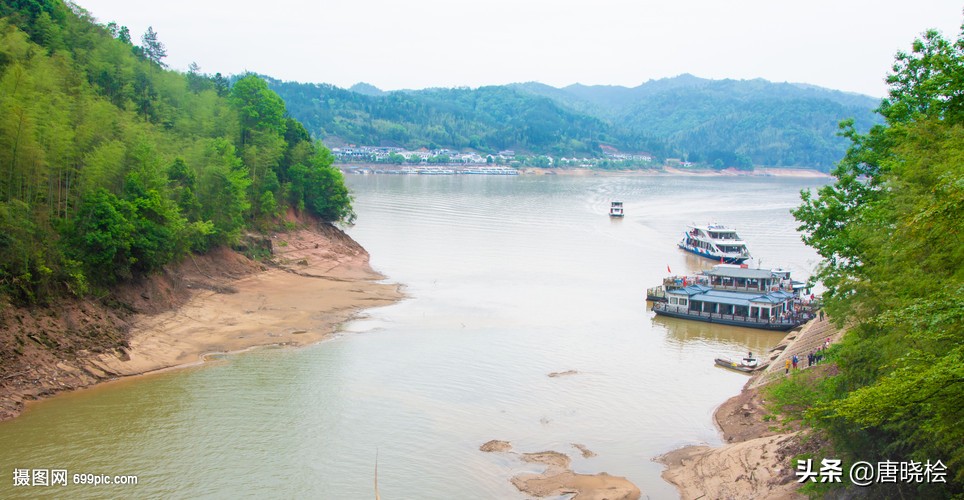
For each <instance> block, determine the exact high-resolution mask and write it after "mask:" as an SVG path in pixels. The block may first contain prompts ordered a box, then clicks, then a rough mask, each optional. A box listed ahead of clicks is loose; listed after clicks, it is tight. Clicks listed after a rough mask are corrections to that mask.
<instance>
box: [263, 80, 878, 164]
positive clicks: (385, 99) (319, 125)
mask: <svg viewBox="0 0 964 500" xmlns="http://www.w3.org/2000/svg"><path fill="white" fill-rule="evenodd" d="M268 81H269V84H270V85H271V86H272V88H273V89H274V90H275V91H276V92H278V94H280V95H281V96H282V98H284V99H285V101H287V103H288V109H289V112H290V113H291V115H292V116H293V117H295V118H297V119H299V120H300V121H302V122H303V123H305V124H306V126H307V127H308V129H309V130H310V131H311V132H312V134H314V135H315V136H316V137H318V138H320V139H323V140H324V139H332V140H341V141H347V142H351V143H357V144H369V145H378V144H393V145H400V146H404V147H409V148H417V147H420V146H424V147H431V146H436V147H446V148H450V149H467V148H469V149H475V150H478V151H480V152H483V153H485V152H494V151H496V150H500V149H515V150H517V151H520V152H527V153H532V154H549V155H555V156H565V155H598V154H601V148H602V146H611V147H614V148H616V149H619V150H622V151H646V152H649V153H652V154H655V155H656V156H657V157H663V158H665V157H680V158H683V159H687V160H689V161H694V162H698V163H703V164H707V165H710V166H715V167H721V168H722V167H729V166H737V167H748V166H749V165H765V166H797V167H811V168H819V169H822V170H829V169H830V168H831V167H832V166H833V164H834V162H836V161H837V160H838V159H839V158H841V157H842V156H843V154H844V152H845V151H846V147H847V141H846V140H844V139H843V138H841V137H838V136H837V132H838V123H839V122H840V121H841V120H844V119H848V118H852V119H854V121H855V124H856V127H857V129H858V130H859V131H866V130H868V129H869V128H870V127H871V126H872V125H873V124H875V123H879V116H878V115H876V114H875V113H874V109H876V107H877V106H878V105H879V100H878V99H875V98H872V97H869V96H864V95H860V94H854V93H849V92H842V91H838V90H831V89H825V88H821V87H817V86H814V85H809V84H799V83H774V82H769V81H766V80H763V79H755V80H708V79H704V78H699V77H696V76H693V75H690V74H683V75H680V76H676V77H672V78H663V79H659V80H651V81H649V82H646V83H643V84H642V85H639V86H637V87H622V86H609V85H581V84H574V85H569V86H567V87H563V88H556V87H552V86H549V85H545V84H542V83H537V82H528V83H517V84H509V85H504V86H490V87H480V88H477V89H467V88H458V89H425V90H406V91H394V92H384V91H381V90H379V89H378V88H376V87H374V86H372V85H370V84H363V83H362V84H356V85H355V86H353V87H352V89H350V90H344V89H339V88H338V87H334V86H330V85H324V84H320V85H319V84H299V83H292V82H280V81H277V80H273V79H268Z"/></svg>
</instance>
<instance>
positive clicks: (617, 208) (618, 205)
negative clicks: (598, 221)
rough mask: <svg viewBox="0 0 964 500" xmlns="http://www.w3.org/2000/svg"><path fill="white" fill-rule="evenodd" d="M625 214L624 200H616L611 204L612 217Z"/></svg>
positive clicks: (610, 213) (610, 212)
mask: <svg viewBox="0 0 964 500" xmlns="http://www.w3.org/2000/svg"><path fill="white" fill-rule="evenodd" d="M623 215H625V212H624V211H623V202H621V201H614V202H612V204H611V205H609V216H610V217H622V216H623Z"/></svg>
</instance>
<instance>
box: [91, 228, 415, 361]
mask: <svg viewBox="0 0 964 500" xmlns="http://www.w3.org/2000/svg"><path fill="white" fill-rule="evenodd" d="M273 243H274V246H275V252H274V254H275V256H274V263H275V265H276V266H277V267H273V268H269V269H268V270H266V271H264V272H261V273H257V274H254V275H252V276H248V277H246V278H243V279H240V280H237V281H235V282H233V283H232V291H231V293H218V292H216V291H207V290H205V291H202V292H200V293H198V294H196V295H195V296H194V297H192V298H191V300H190V301H188V303H187V304H184V305H183V306H181V307H179V308H177V309H176V310H173V311H169V312H166V313H162V314H157V315H153V316H147V317H143V318H140V320H139V321H138V322H137V323H136V326H135V329H134V332H133V334H132V335H131V340H130V350H129V352H128V355H127V356H125V357H124V358H126V359H124V358H118V357H117V356H112V355H101V356H99V357H98V359H97V360H96V361H95V362H94V364H95V365H96V366H97V367H98V368H100V369H102V370H103V371H105V372H106V373H111V374H115V375H121V376H123V375H133V374H139V373H146V372H150V371H155V370H158V369H163V368H168V367H172V366H178V365H184V364H191V363H196V362H198V361H200V360H202V359H203V357H204V356H205V355H207V354H211V353H223V352H234V351H240V350H244V349H248V348H251V347H257V346H265V345H274V344H280V345H289V346H304V345H308V344H313V343H315V342H318V341H320V340H323V339H325V338H327V337H328V336H330V335H331V334H332V333H334V332H335V331H336V330H337V328H338V326H339V325H340V324H342V323H344V322H345V321H347V320H349V319H351V318H352V317H353V316H355V315H356V314H357V312H358V311H359V310H361V309H363V308H368V307H376V306H383V305H387V304H391V303H392V302H394V301H396V300H398V299H399V298H400V297H401V294H400V292H399V289H398V286H397V285H388V284H382V283H377V282H376V281H377V280H380V279H383V276H381V275H379V274H377V273H375V272H374V271H372V270H371V268H370V267H369V266H368V254H367V253H363V251H354V252H353V251H346V250H351V249H350V247H346V246H345V245H341V246H339V245H340V244H341V243H342V242H338V241H334V240H332V239H331V238H326V237H324V235H320V234H318V233H316V232H313V231H309V230H301V231H298V232H295V233H290V234H285V235H278V236H277V237H276V238H275V239H274V241H273ZM359 249H360V247H359Z"/></svg>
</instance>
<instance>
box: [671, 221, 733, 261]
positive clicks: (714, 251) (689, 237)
mask: <svg viewBox="0 0 964 500" xmlns="http://www.w3.org/2000/svg"><path fill="white" fill-rule="evenodd" d="M678 246H679V247H680V248H682V249H683V250H686V251H687V252H690V253H695V254H696V255H699V256H700V257H706V258H707V259H712V260H715V261H717V262H720V263H723V264H742V263H743V262H744V261H746V260H747V259H749V258H750V252H749V250H747V249H746V242H745V241H743V240H742V239H741V238H740V236H739V235H738V234H736V230H734V229H730V228H728V227H726V226H723V225H720V224H709V225H706V226H696V225H693V226H689V229H688V230H687V231H686V233H685V234H683V239H682V240H680V242H679V244H678Z"/></svg>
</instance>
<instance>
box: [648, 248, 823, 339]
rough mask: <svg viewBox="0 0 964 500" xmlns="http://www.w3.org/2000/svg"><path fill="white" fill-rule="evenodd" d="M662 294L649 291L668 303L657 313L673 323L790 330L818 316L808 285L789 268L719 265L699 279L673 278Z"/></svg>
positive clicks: (655, 307) (659, 304)
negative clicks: (683, 321) (675, 320)
mask: <svg viewBox="0 0 964 500" xmlns="http://www.w3.org/2000/svg"><path fill="white" fill-rule="evenodd" d="M657 288H662V290H658V289H656V290H653V291H647V296H650V295H652V296H661V298H664V300H665V302H657V303H655V304H653V311H654V312H655V313H656V314H658V315H662V316H669V317H672V318H680V319H689V320H694V321H704V322H707V323H720V324H724V325H732V326H744V327H749V328H759V329H763V330H777V331H787V330H790V329H793V328H795V327H797V326H799V325H801V324H803V323H804V322H806V321H807V320H808V319H810V317H812V315H813V312H812V311H811V310H810V306H811V304H809V303H808V302H807V296H806V295H805V291H806V284H804V283H801V282H798V281H793V280H791V279H790V272H789V271H787V270H784V269H750V268H749V267H747V266H746V265H740V266H737V265H731V264H719V265H716V266H713V269H711V270H709V271H705V272H704V273H703V274H701V275H699V276H694V277H682V278H676V277H673V278H667V279H665V280H663V285H662V286H661V287H657Z"/></svg>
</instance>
